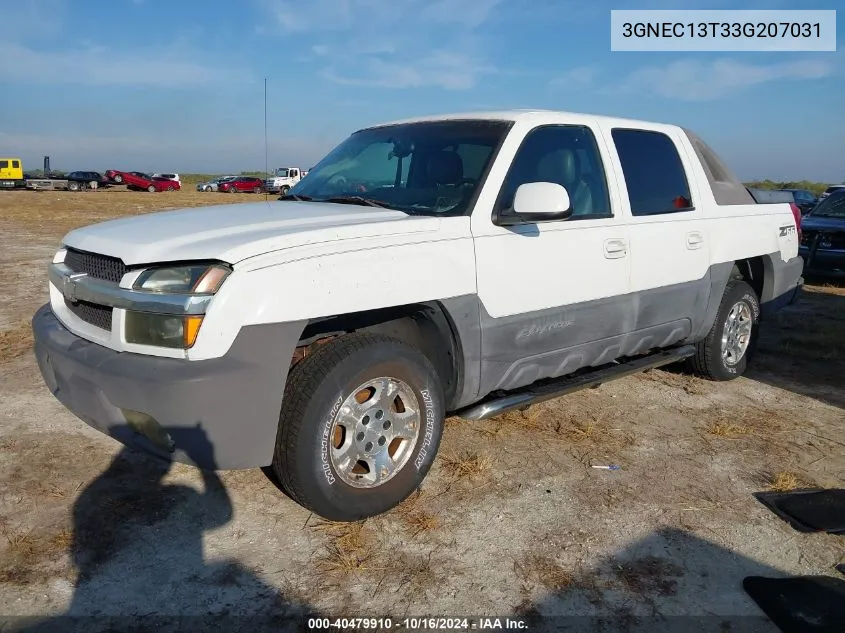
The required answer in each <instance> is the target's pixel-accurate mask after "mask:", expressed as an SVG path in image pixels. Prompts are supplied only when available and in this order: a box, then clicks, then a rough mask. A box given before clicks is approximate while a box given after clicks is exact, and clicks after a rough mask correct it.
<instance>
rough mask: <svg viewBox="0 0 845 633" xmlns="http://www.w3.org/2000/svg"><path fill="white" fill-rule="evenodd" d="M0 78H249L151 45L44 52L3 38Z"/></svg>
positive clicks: (145, 82) (85, 81) (129, 81)
mask: <svg viewBox="0 0 845 633" xmlns="http://www.w3.org/2000/svg"><path fill="white" fill-rule="evenodd" d="M3 59H4V62H3V63H2V64H0V81H2V80H11V81H22V82H38V83H66V82H70V83H74V84H82V85H88V86H114V85H131V86H158V87H167V88H178V87H191V86H197V85H201V84H209V83H212V82H217V81H221V82H222V81H232V80H235V81H249V78H248V77H244V75H243V74H242V73H235V72H234V71H230V70H227V69H221V68H216V67H210V66H205V65H203V64H200V63H196V62H192V61H187V60H183V59H179V58H178V57H176V56H175V55H174V54H170V53H168V52H167V51H162V50H161V49H156V50H152V51H139V52H136V53H131V54H127V53H121V52H117V51H113V50H109V49H107V48H104V47H100V46H88V47H86V48H78V49H69V50H57V51H50V52H45V51H41V50H36V49H34V48H31V47H29V46H25V45H23V44H16V43H14V42H6V43H4V46H3Z"/></svg>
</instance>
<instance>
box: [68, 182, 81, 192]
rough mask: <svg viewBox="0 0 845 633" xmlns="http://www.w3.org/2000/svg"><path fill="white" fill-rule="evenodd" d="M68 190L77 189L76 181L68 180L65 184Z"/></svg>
mask: <svg viewBox="0 0 845 633" xmlns="http://www.w3.org/2000/svg"><path fill="white" fill-rule="evenodd" d="M67 188H68V191H79V183H78V182H73V181H71V182H69V183H68V184H67Z"/></svg>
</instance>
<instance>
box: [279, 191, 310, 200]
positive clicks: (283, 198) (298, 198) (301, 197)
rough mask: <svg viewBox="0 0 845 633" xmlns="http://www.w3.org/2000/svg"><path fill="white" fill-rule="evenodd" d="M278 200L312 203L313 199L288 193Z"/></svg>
mask: <svg viewBox="0 0 845 633" xmlns="http://www.w3.org/2000/svg"><path fill="white" fill-rule="evenodd" d="M278 200H295V201H297V202H311V200H313V198H312V197H311V196H304V195H302V194H298V193H288V194H285V195H283V196H279V197H278Z"/></svg>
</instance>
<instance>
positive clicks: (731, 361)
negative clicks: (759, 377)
mask: <svg viewBox="0 0 845 633" xmlns="http://www.w3.org/2000/svg"><path fill="white" fill-rule="evenodd" d="M753 325H754V321H753V319H752V318H751V308H750V307H749V306H748V304H747V303H746V302H744V301H738V302H737V303H735V304H734V306H733V308H731V311H730V312H729V313H728V318H727V319H726V320H725V325H724V327H723V328H722V345H721V349H722V360H723V361H724V362H725V365H728V366H729V367H733V366H734V365H736V364H737V363H739V361H740V360H742V357H743V355H744V354H745V352H746V350H747V349H748V344H749V343H750V342H751V328H752V326H753Z"/></svg>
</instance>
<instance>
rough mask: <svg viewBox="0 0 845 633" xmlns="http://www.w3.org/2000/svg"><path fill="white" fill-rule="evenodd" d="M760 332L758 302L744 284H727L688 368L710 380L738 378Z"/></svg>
mask: <svg viewBox="0 0 845 633" xmlns="http://www.w3.org/2000/svg"><path fill="white" fill-rule="evenodd" d="M759 328H760V300H759V299H758V298H757V294H756V293H755V292H754V290H753V289H752V288H751V286H749V285H748V284H747V283H745V282H744V281H741V280H738V279H734V280H732V281H730V282H729V283H728V285H727V287H726V288H725V292H724V294H723V295H722V303H721V304H720V306H719V311H718V313H717V314H716V320H715V322H714V323H713V327H712V328H711V329H710V332H709V333H708V334H707V337H706V338H705V339H704V340H703V341H700V342H699V343H698V344H697V346H696V353H695V355H694V356H693V357H692V358H690V361H689V364H690V366H691V368H692V369H693V371H695V372H696V373H698V374H700V375H701V376H703V377H704V378H708V379H710V380H733V379H734V378H739V377H740V376H741V375H742V374H743V373H745V369H746V367H747V366H748V360H749V358H750V357H751V356H752V355H753V353H754V349H755V347H756V344H757V335H758V332H759Z"/></svg>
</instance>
